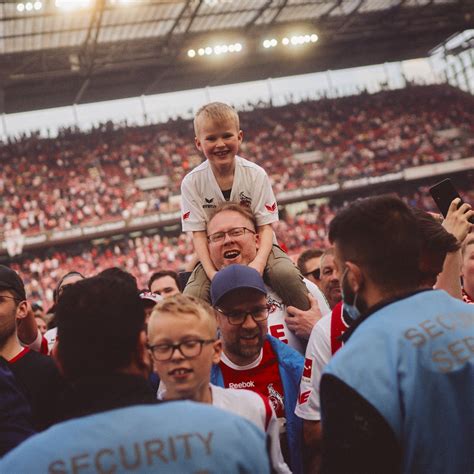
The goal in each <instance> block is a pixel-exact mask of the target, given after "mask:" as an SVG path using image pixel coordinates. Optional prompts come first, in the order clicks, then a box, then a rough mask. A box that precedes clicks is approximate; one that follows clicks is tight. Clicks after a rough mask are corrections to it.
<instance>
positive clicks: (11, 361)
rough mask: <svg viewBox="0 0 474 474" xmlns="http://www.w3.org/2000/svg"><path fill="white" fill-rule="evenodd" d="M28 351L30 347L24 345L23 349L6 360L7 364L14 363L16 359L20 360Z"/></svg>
mask: <svg viewBox="0 0 474 474" xmlns="http://www.w3.org/2000/svg"><path fill="white" fill-rule="evenodd" d="M28 352H30V348H29V347H24V348H23V350H22V351H21V352H19V353H18V354H17V355H16V356H15V357H13V358H12V359H10V360H9V361H8V363H9V364H14V363H15V362H17V361H18V360H20V359H21V358H22V357H24V356H25V355H26V354H28Z"/></svg>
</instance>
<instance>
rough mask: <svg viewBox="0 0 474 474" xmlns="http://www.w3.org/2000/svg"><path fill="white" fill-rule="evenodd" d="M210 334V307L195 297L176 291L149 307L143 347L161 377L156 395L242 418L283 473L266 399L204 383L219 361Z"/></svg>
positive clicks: (274, 422) (285, 469)
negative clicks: (260, 435) (262, 435)
mask: <svg viewBox="0 0 474 474" xmlns="http://www.w3.org/2000/svg"><path fill="white" fill-rule="evenodd" d="M260 312H261V314H260V315H259V316H258V317H264V316H265V314H264V313H265V312H267V309H266V307H264V308H263V309H260ZM216 333H217V325H216V318H215V316H214V311H213V309H212V308H211V307H210V306H208V305H207V304H206V303H204V302H202V301H199V300H198V299H197V298H194V297H186V296H183V295H177V296H176V297H174V298H172V299H168V300H166V301H163V302H160V303H159V304H158V305H157V306H156V307H155V309H154V310H153V313H152V316H151V319H150V322H149V324H148V341H149V346H148V347H149V350H150V353H151V355H152V359H153V366H154V369H155V371H156V372H157V374H158V376H159V377H160V379H161V381H162V386H161V387H160V392H159V397H160V398H161V399H163V400H193V401H195V402H201V403H208V404H212V405H214V406H216V407H218V408H222V409H223V410H228V411H231V412H233V413H235V414H237V415H240V416H242V417H244V418H247V419H248V420H250V421H251V422H253V423H254V424H255V425H257V426H258V427H259V428H260V429H261V430H262V431H265V432H266V433H267V434H268V435H269V438H270V441H271V444H270V451H271V458H272V464H273V467H274V469H275V470H276V472H280V473H289V472H290V470H289V468H288V466H287V465H286V464H285V462H284V460H283V456H282V454H281V449H280V439H279V425H278V421H277V419H276V416H275V413H274V412H273V410H272V408H271V405H270V403H269V401H268V399H267V398H265V397H263V396H261V395H259V394H256V393H254V392H251V391H249V390H232V389H224V388H221V387H217V386H215V385H212V384H210V376H211V367H212V365H213V364H218V363H219V360H220V356H221V352H222V342H221V341H220V340H219V339H217V338H216Z"/></svg>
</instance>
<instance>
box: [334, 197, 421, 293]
mask: <svg viewBox="0 0 474 474" xmlns="http://www.w3.org/2000/svg"><path fill="white" fill-rule="evenodd" d="M329 240H330V242H331V243H334V244H336V245H337V247H338V251H339V252H340V255H341V257H342V258H343V259H344V260H345V261H352V262H354V263H356V264H358V265H359V266H361V267H362V268H363V269H365V271H366V272H367V274H368V276H369V278H370V279H371V280H372V282H374V283H375V284H376V285H377V286H379V287H380V288H382V289H384V290H385V291H387V292H398V291H406V290H412V289H415V288H417V287H418V282H419V269H418V263H419V260H420V248H421V236H420V231H419V229H418V224H417V221H416V218H415V216H414V215H413V213H412V212H411V211H410V209H409V207H408V206H407V205H406V204H405V203H404V202H403V201H402V200H401V199H399V198H397V197H394V196H388V195H383V196H376V197H370V198H365V199H360V200H357V201H355V202H354V203H352V204H350V205H349V206H347V207H346V208H344V209H342V210H341V211H340V212H339V213H338V214H337V215H336V217H335V218H334V219H333V220H332V222H331V224H330V226H329ZM340 270H341V271H342V270H343V269H340Z"/></svg>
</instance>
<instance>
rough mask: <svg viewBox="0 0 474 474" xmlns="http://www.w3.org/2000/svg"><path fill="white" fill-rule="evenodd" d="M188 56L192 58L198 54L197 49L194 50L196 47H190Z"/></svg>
mask: <svg viewBox="0 0 474 474" xmlns="http://www.w3.org/2000/svg"><path fill="white" fill-rule="evenodd" d="M188 56H189V57H190V58H194V56H196V51H194V49H190V50H189V51H188Z"/></svg>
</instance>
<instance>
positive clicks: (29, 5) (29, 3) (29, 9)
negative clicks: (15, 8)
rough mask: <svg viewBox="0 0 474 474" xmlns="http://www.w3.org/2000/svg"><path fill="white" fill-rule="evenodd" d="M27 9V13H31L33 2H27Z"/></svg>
mask: <svg viewBox="0 0 474 474" xmlns="http://www.w3.org/2000/svg"><path fill="white" fill-rule="evenodd" d="M25 8H26V11H27V12H30V11H31V10H33V4H32V3H31V2H27V3H26V4H25Z"/></svg>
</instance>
